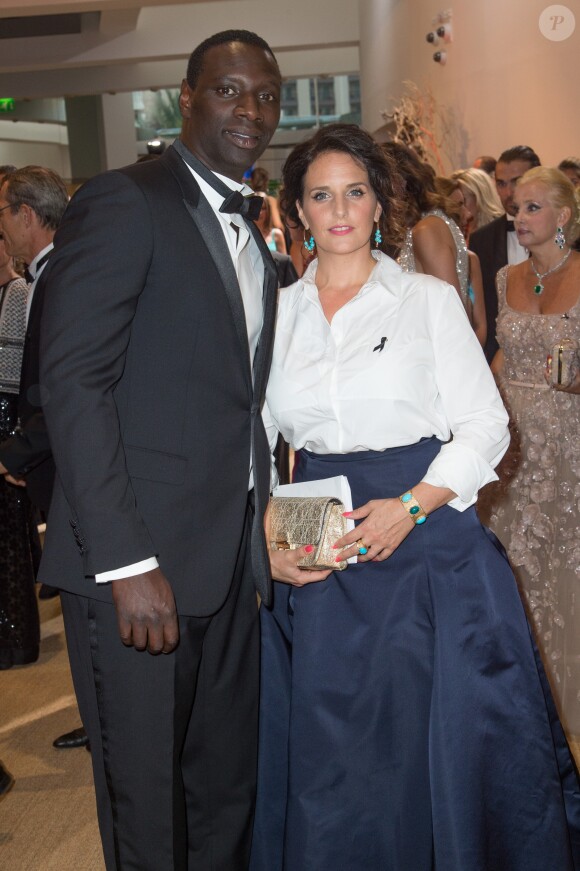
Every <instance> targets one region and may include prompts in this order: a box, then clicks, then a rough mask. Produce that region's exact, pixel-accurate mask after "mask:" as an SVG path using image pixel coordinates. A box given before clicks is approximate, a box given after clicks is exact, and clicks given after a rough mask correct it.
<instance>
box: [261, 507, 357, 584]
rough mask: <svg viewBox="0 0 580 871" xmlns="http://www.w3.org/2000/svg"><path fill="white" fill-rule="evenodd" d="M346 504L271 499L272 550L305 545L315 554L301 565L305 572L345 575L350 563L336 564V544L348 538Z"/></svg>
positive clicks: (291, 548)
mask: <svg viewBox="0 0 580 871" xmlns="http://www.w3.org/2000/svg"><path fill="white" fill-rule="evenodd" d="M343 511H344V505H343V504H342V502H341V501H340V500H339V499H335V498H334V497H331V496H274V497H273V498H272V499H270V548H271V549H272V550H287V549H290V550H296V548H298V547H302V546H303V545H305V544H311V545H312V546H313V547H314V550H313V551H312V553H309V554H307V555H306V557H305V558H304V559H302V560H300V562H299V563H298V565H299V566H300V568H302V569H311V570H312V571H317V570H321V569H332V570H333V571H335V572H342V571H343V570H344V569H345V568H346V567H347V565H348V563H347V561H346V560H341V561H340V562H336V557H337V554H338V553H339V552H338V551H336V550H333V549H332V545H333V544H334V542H335V541H337V540H338V539H339V538H342V536H343V535H346V532H347V528H346V519H345V518H344V517H343V516H342V514H343Z"/></svg>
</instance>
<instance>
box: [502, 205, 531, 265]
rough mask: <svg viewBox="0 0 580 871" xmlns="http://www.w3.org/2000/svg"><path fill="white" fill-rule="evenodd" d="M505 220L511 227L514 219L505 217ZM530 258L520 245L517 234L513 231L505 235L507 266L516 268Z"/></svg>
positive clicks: (525, 249) (508, 216) (528, 253)
mask: <svg viewBox="0 0 580 871" xmlns="http://www.w3.org/2000/svg"><path fill="white" fill-rule="evenodd" d="M506 218H507V219H508V221H509V222H510V223H511V224H512V226H513V221H514V219H513V218H512V216H511V215H506ZM529 256H530V252H529V251H528V249H527V248H524V246H523V245H520V240H519V239H518V234H517V233H516V231H515V229H514V230H511V231H509V232H508V234H507V257H508V259H507V262H508V265H509V266H516V264H518V263H523V262H524V260H527V259H528V257H529Z"/></svg>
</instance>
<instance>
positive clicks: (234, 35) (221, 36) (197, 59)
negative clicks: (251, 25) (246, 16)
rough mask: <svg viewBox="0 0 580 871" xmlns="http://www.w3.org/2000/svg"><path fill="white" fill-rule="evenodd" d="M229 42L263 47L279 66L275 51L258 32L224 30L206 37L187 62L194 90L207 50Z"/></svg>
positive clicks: (189, 82)
mask: <svg viewBox="0 0 580 871" xmlns="http://www.w3.org/2000/svg"><path fill="white" fill-rule="evenodd" d="M228 42H243V43H244V44H245V45H255V46H256V47H257V48H262V49H264V51H267V52H268V54H270V55H271V56H272V60H273V61H274V63H275V64H276V66H278V61H277V60H276V56H275V55H274V52H273V51H272V49H271V48H270V46H269V45H268V43H267V42H266V40H265V39H262V37H261V36H258V34H257V33H252V31H251V30H222V31H220V33H214V35H213V36H209V37H208V38H207V39H204V41H203V42H200V44H199V45H198V46H197V48H194V50H193V51H192V53H191V57H190V58H189V62H188V64H187V74H186V79H187V84H188V85H189V87H190V88H191V89H192V90H193V89H194V88H195V86H196V85H197V80H198V78H199V75H200V73H201V71H202V68H203V59H204V57H205V55H206V52H207V51H208V50H209V49H210V48H213V47H214V46H216V45H225V44H226V43H228Z"/></svg>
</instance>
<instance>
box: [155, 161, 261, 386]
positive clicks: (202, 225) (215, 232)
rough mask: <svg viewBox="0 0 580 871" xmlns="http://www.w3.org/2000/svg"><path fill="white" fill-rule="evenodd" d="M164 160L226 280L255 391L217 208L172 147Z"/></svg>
mask: <svg viewBox="0 0 580 871" xmlns="http://www.w3.org/2000/svg"><path fill="white" fill-rule="evenodd" d="M163 158H166V159H167V165H168V167H169V169H170V170H171V172H172V173H173V175H174V176H175V177H176V178H177V180H178V182H179V185H180V187H181V190H182V192H183V200H184V203H185V207H186V209H187V211H188V212H189V215H190V217H191V219H192V220H193V222H194V224H195V225H196V227H197V229H198V230H199V232H200V234H201V236H202V238H203V241H204V242H205V244H206V246H207V249H208V251H209V253H210V255H211V258H212V260H213V262H214V264H215V267H216V269H217V271H218V273H219V275H220V278H221V280H222V284H223V287H224V290H225V293H226V296H227V298H228V302H229V304H230V308H231V312H232V318H233V321H234V325H235V328H236V333H237V334H238V339H239V341H240V348H241V351H242V365H243V368H244V374H245V376H246V380H247V383H248V389H249V390H250V392H251V390H252V371H251V367H250V349H249V345H248V330H247V327H246V314H245V311H244V303H243V301H242V294H241V292H240V285H239V284H238V278H237V275H236V270H235V269H234V264H233V263H232V258H231V257H230V255H229V252H228V250H227V245H226V242H225V239H224V234H223V231H222V228H221V226H220V223H219V221H218V219H217V218H216V216H215V214H214V211H213V209H212V208H211V206H210V205H209V203H208V202H207V200H206V199H205V197H202V196H201V195H200V191H199V187H198V185H197V183H196V181H195V179H194V177H193V176H192V174H191V172H190V171H189V169H188V168H187V166H186V165H185V163H184V162H183V160H182V159H181V157H180V156H179V155H178V154H177V152H176V151H175V150H174V149H171V148H169V149H168V150H167V151H166V152H165V154H164V155H163Z"/></svg>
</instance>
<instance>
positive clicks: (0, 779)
mask: <svg viewBox="0 0 580 871" xmlns="http://www.w3.org/2000/svg"><path fill="white" fill-rule="evenodd" d="M13 786H14V778H13V777H12V775H11V774H10V772H9V771H6V769H5V768H4V766H3V765H2V763H1V762H0V798H2V796H4V795H6V793H7V792H9V791H10V790H11V789H12V787H13Z"/></svg>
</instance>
